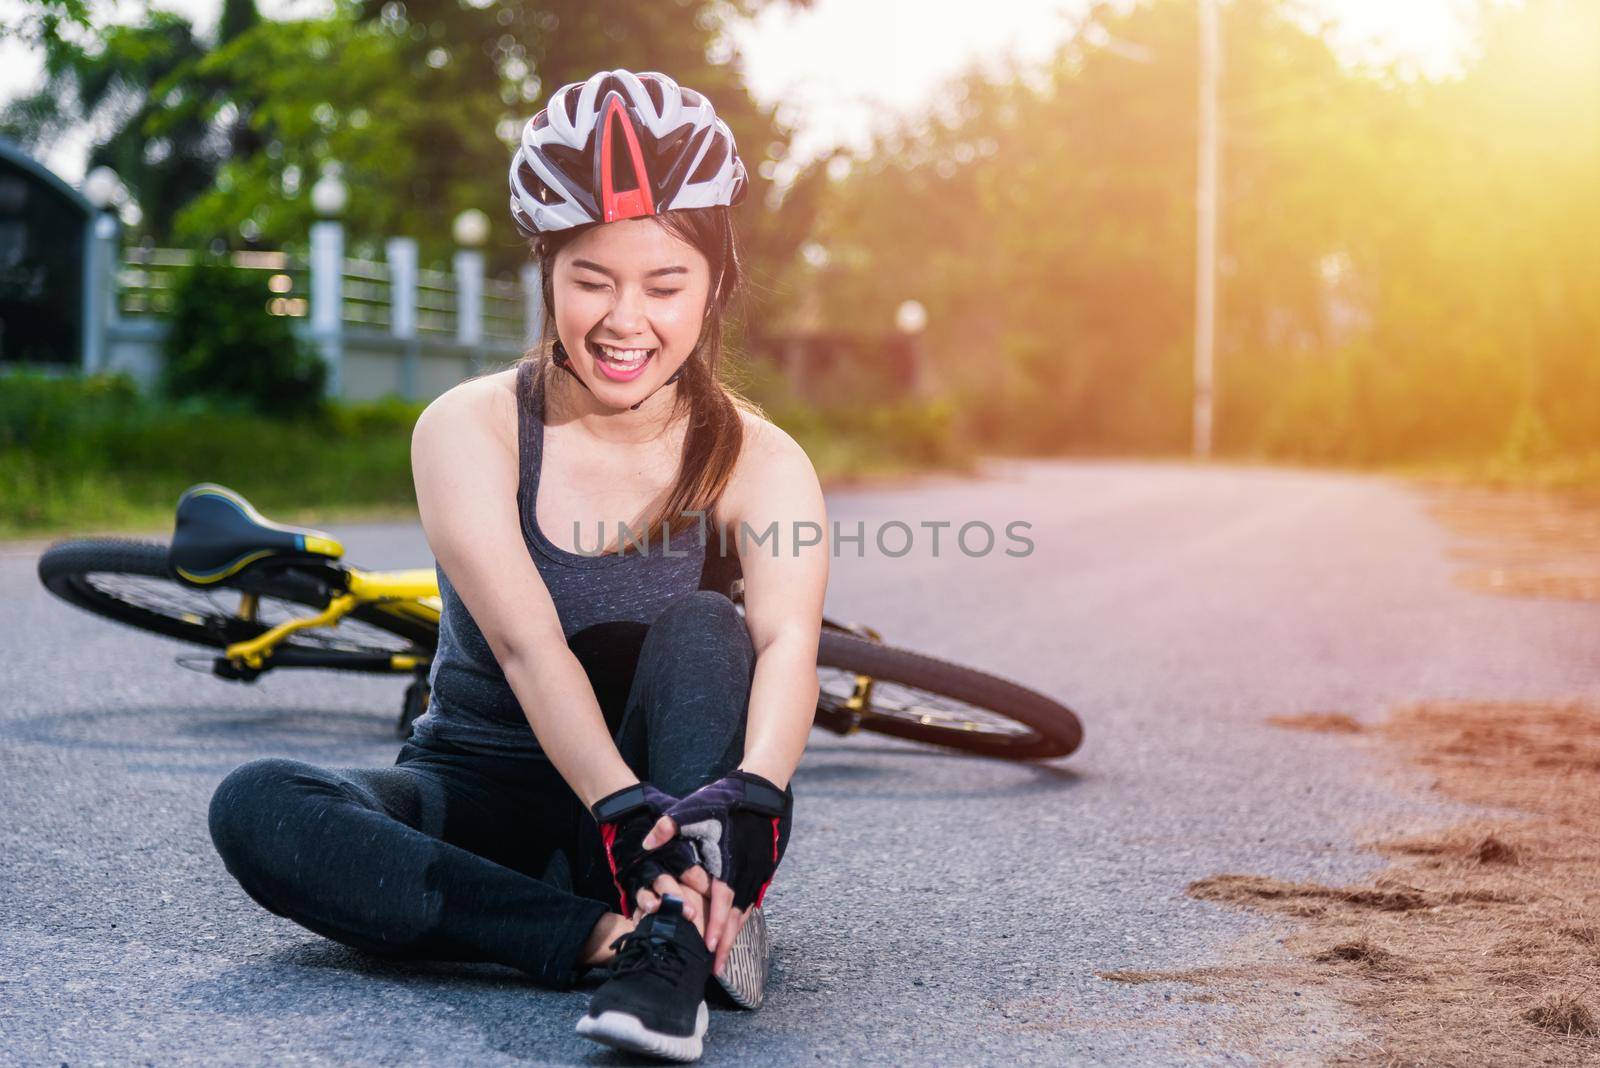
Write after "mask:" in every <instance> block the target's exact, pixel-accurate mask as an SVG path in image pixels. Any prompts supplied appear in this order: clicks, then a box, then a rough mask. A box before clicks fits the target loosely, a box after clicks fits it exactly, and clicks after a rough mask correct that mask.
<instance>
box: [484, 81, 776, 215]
mask: <svg viewBox="0 0 1600 1068" xmlns="http://www.w3.org/2000/svg"><path fill="white" fill-rule="evenodd" d="M749 184H750V182H749V177H748V176H747V175H746V173H745V167H744V163H743V162H742V161H741V160H740V159H739V154H738V152H737V151H736V149H735V147H734V143H733V132H732V131H731V130H729V129H728V124H727V123H725V122H723V121H722V120H721V119H719V118H717V114H716V112H715V111H713V110H712V108H711V102H710V101H709V100H707V99H706V98H705V97H703V96H701V95H700V94H699V93H697V92H695V91H694V90H693V89H683V88H680V87H679V85H678V83H677V82H675V81H673V80H672V79H671V78H669V77H667V76H666V75H665V74H657V73H655V72H654V71H646V72H644V73H641V74H635V73H633V72H632V71H627V70H607V71H601V72H599V73H598V74H595V75H593V76H592V77H590V78H589V80H588V81H584V82H573V83H571V84H570V85H563V86H562V87H561V88H560V89H557V90H556V91H555V93H554V94H553V95H552V96H551V97H550V100H549V102H548V103H547V104H546V105H545V108H544V110H542V111H540V112H539V113H538V114H537V115H535V116H534V117H533V118H531V119H529V120H528V123H527V125H526V126H524V127H523V128H522V143H521V145H519V146H518V148H517V151H516V154H515V155H514V156H513V157H512V159H511V217H512V219H514V220H515V221H516V224H517V227H518V229H520V230H521V231H522V232H523V233H524V234H526V235H527V236H529V237H532V236H534V235H535V234H539V233H544V232H546V231H550V230H565V229H567V228H568V227H572V226H582V225H584V224H586V223H600V222H615V221H616V220H618V219H633V218H638V217H639V216H643V215H659V214H660V213H661V212H664V211H673V210H675V209H679V208H709V207H714V206H716V205H719V204H726V205H730V206H731V205H734V204H737V203H739V202H740V201H741V200H743V199H744V195H745V191H746V189H747V187H748V186H749Z"/></svg>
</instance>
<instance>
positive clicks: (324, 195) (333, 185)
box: [311, 166, 350, 219]
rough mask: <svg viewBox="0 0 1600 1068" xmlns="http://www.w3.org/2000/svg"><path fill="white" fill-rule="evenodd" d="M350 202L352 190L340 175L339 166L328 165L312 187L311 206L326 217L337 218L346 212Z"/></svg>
mask: <svg viewBox="0 0 1600 1068" xmlns="http://www.w3.org/2000/svg"><path fill="white" fill-rule="evenodd" d="M349 202H350V191H349V190H348V189H347V188H346V187H345V184H344V180H343V179H342V178H340V177H339V173H338V170H337V168H335V167H331V166H330V167H328V168H327V169H325V170H324V171H323V172H322V177H321V178H318V179H317V184H316V185H313V186H312V187H311V207H312V208H313V209H314V210H315V211H316V213H317V214H318V215H321V216H322V217H323V218H325V219H335V218H338V217H339V216H340V215H343V214H344V209H345V205H346V204H348V203H349Z"/></svg>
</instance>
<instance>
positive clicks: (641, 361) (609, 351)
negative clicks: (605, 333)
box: [589, 341, 658, 374]
mask: <svg viewBox="0 0 1600 1068" xmlns="http://www.w3.org/2000/svg"><path fill="white" fill-rule="evenodd" d="M657 351H658V350H657V349H641V348H630V349H621V348H613V347H611V346H610V345H602V344H600V343H599V342H597V341H591V342H589V352H590V354H591V355H592V356H594V358H595V359H597V360H603V361H604V362H605V365H606V366H607V367H610V368H612V369H614V370H616V371H620V372H622V373H624V374H626V373H627V372H629V371H637V370H638V369H639V368H641V367H643V366H644V365H645V364H646V363H648V362H649V361H650V359H651V357H653V356H654V355H655V354H656V352H657Z"/></svg>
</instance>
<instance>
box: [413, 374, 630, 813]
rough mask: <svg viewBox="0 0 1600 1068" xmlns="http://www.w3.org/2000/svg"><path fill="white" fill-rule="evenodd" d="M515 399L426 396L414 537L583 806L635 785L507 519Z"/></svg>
mask: <svg viewBox="0 0 1600 1068" xmlns="http://www.w3.org/2000/svg"><path fill="white" fill-rule="evenodd" d="M516 425H517V424H516V411H515V398H514V396H513V395H512V394H511V393H510V392H509V391H508V390H506V389H505V388H504V387H502V386H501V385H499V384H498V383H497V382H495V381H494V380H492V379H473V380H471V381H469V382H465V383H462V384H461V385H459V386H456V387H455V388H454V389H451V390H450V391H448V392H447V393H445V394H444V395H442V396H440V397H439V398H438V399H436V400H435V401H434V402H433V403H432V404H430V405H428V407H427V408H426V409H425V410H424V411H423V413H422V416H421V417H420V418H419V419H418V420H417V425H416V428H415V429H414V430H413V432H412V435H411V472H412V478H413V480H414V482H415V483H416V490H417V511H418V513H419V514H420V516H421V520H422V529H423V533H424V535H426V537H427V539H428V546H429V548H431V549H432V550H433V554H434V556H435V557H436V558H437V559H438V561H439V566H440V567H441V568H442V569H443V570H444V573H445V574H446V575H448V576H450V583H451V585H452V586H454V587H455V590H456V593H457V594H459V595H460V597H461V602H462V603H463V604H465V605H466V606H467V611H469V612H470V613H472V619H473V621H474V622H475V623H477V625H478V629H479V630H481V631H482V632H483V636H484V639H485V640H486V641H487V642H488V643H489V648H490V650H491V651H492V652H493V653H494V656H495V659H496V660H497V661H498V662H499V664H500V668H501V670H502V671H503V672H504V673H505V677H506V682H507V683H508V684H509V685H510V687H511V691H512V693H514V694H515V695H516V698H517V702H518V703H519V704H520V705H521V706H522V710H523V714H524V715H525V716H527V718H528V724H529V726H530V727H531V728H532V730H533V734H534V737H535V738H537V739H538V741H539V745H540V747H541V748H542V749H544V751H545V752H546V753H547V754H548V755H549V757H550V760H551V762H552V763H553V764H554V765H555V767H556V770H557V771H559V772H560V773H561V776H562V778H564V779H565V780H566V781H567V784H568V785H569V786H571V787H572V789H573V791H574V792H575V793H576V794H577V795H578V796H579V798H581V799H582V800H583V803H584V804H585V805H593V803H594V802H595V801H598V800H599V799H600V798H602V797H604V796H606V795H607V794H609V793H613V792H615V791H617V790H620V789H622V788H623V787H625V786H631V785H632V784H633V783H636V782H638V781H639V780H638V777H637V776H635V775H634V774H633V772H632V771H630V770H629V769H628V766H627V764H626V763H624V761H623V759H622V755H621V754H620V753H619V752H618V751H617V747H616V743H615V742H613V741H612V739H611V734H610V732H609V730H608V729H607V727H606V722H605V716H604V714H603V713H602V712H601V710H600V705H599V702H598V701H597V700H596V699H595V696H594V688H593V687H592V686H591V685H590V683H589V677H588V675H587V674H586V673H585V672H584V670H583V665H582V664H580V663H579V662H578V658H577V657H576V656H574V655H573V653H572V650H571V649H570V648H568V646H567V642H566V638H565V636H564V635H563V633H562V630H561V620H560V618H559V616H558V615H557V614H556V608H555V603H554V602H553V601H552V600H551V598H550V592H549V590H547V589H546V588H545V585H544V580H543V578H541V577H540V575H539V571H538V569H537V568H536V567H534V565H533V560H532V559H531V558H530V557H529V555H528V547H527V543H526V542H525V541H523V537H522V521H521V517H520V516H519V515H518V514H517V484H518V478H519V475H520V471H519V469H518V461H517V447H516V446H517V443H516V438H515V430H514V429H509V432H508V428H515V427H516Z"/></svg>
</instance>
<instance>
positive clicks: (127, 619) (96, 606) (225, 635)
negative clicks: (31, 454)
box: [38, 538, 431, 662]
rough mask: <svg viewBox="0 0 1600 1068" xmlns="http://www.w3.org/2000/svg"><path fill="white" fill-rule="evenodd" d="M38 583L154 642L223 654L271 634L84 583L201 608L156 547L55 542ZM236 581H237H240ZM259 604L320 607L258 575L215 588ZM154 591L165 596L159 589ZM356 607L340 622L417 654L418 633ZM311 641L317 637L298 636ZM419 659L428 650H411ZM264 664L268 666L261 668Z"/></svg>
mask: <svg viewBox="0 0 1600 1068" xmlns="http://www.w3.org/2000/svg"><path fill="white" fill-rule="evenodd" d="M38 573H39V581H40V582H42V583H43V584H44V586H45V588H46V589H48V590H49V591H50V592H51V593H53V594H55V595H56V596H57V597H60V598H61V599H62V600H64V601H66V602H68V603H69V604H72V605H75V606H76V607H78V608H82V609H84V610H85V611H87V612H91V613H93V614H95V615H97V616H100V617H101V618H103V619H109V620H112V621H113V622H116V623H122V624H124V625H126V626H130V627H135V628H137V629H139V630H144V631H148V632H151V633H154V634H160V635H163V636H165V637H168V638H176V639H177V640H179V641H184V642H188V643H190V644H192V645H199V646H203V647H205V648H210V649H225V648H227V647H228V646H229V645H231V644H233V643H234V642H238V641H246V640H248V639H250V638H254V637H256V636H257V635H259V634H262V633H264V632H265V631H267V630H269V629H271V626H272V624H269V623H261V622H259V621H254V620H249V619H244V618H241V617H239V616H233V615H226V614H224V613H220V612H216V613H212V614H209V615H201V614H199V613H198V612H195V611H181V610H179V609H177V608H173V609H172V610H170V611H166V612H163V611H156V610H154V609H152V608H151V607H149V606H148V605H146V604H139V603H135V602H133V601H130V600H127V599H123V598H119V597H117V596H116V595H115V594H114V593H112V592H109V591H108V590H106V589H105V588H103V587H101V586H98V585H96V584H95V583H93V582H92V581H91V580H90V579H89V576H90V575H96V574H99V575H122V576H135V577H137V578H139V579H143V580H146V581H149V580H154V581H155V582H156V583H157V584H160V583H167V584H170V590H171V593H172V595H173V596H174V598H175V603H181V602H182V601H183V600H184V599H187V600H189V601H190V602H191V603H192V604H193V605H195V606H196V608H199V607H200V606H201V604H202V602H203V601H208V600H209V598H208V591H205V590H197V589H195V588H193V587H190V586H186V585H184V584H183V583H181V582H179V581H178V580H177V579H176V578H174V577H173V575H172V572H171V570H170V569H169V567H168V564H167V545H166V544H165V543H164V542H151V541H138V540H133V539H128V538H97V539H76V540H72V541H62V542H57V543H56V544H54V545H52V546H50V547H49V548H48V549H46V550H45V551H44V553H43V554H42V555H41V556H40V557H39V566H38ZM241 574H244V573H241ZM247 584H248V590H247V592H251V593H255V594H258V595H260V596H267V597H271V598H275V599H277V600H281V601H292V602H294V603H295V604H297V605H303V606H305V607H307V608H312V609H320V608H322V607H324V606H325V604H326V602H320V603H319V602H317V601H314V600H312V599H310V598H308V597H307V596H305V595H304V594H303V593H300V592H298V591H295V590H290V589H288V588H282V589H273V587H272V584H271V581H270V579H269V578H267V577H265V576H261V575H256V576H251V577H250V578H248V579H243V578H241V579H240V580H239V581H238V582H237V583H236V582H234V581H231V580H230V581H228V582H224V583H219V584H218V586H217V588H219V589H229V590H232V591H234V592H240V591H244V590H246V585H247ZM157 588H160V589H163V590H164V589H166V587H164V586H159V585H158V587H157ZM368 607H370V606H366V605H363V606H361V608H358V609H357V610H356V611H353V612H351V613H350V614H349V615H348V616H346V617H345V618H346V619H357V620H359V621H360V622H361V623H363V624H366V625H367V626H370V627H374V628H377V629H378V630H381V631H384V632H386V633H387V634H389V635H393V636H394V637H396V638H399V639H401V640H403V641H405V642H407V643H410V645H411V646H417V637H418V633H419V631H418V625H417V624H414V623H407V622H405V621H403V620H399V619H394V621H393V622H392V623H391V622H390V618H393V617H390V618H386V617H385V616H384V615H383V614H381V613H378V612H367V611H363V609H366V608H368ZM302 633H305V634H318V633H320V632H318V631H307V632H302ZM328 647H329V646H328V643H327V642H325V641H304V640H297V639H295V638H290V639H287V640H285V641H284V642H283V643H282V644H280V645H279V646H278V647H277V648H279V649H284V648H292V649H299V650H305V651H308V652H315V651H319V650H324V649H326V648H328ZM336 647H337V648H339V649H341V650H345V651H350V652H354V653H358V654H359V653H370V654H371V655H374V656H388V655H392V654H394V653H397V652H402V651H405V650H402V649H399V648H396V647H394V646H392V645H385V646H378V645H366V646H364V645H363V644H362V643H361V642H360V641H359V640H351V639H341V640H339V641H338V644H337V646H336ZM418 648H419V649H420V651H422V652H431V649H429V648H425V647H418ZM269 662H270V661H269Z"/></svg>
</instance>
